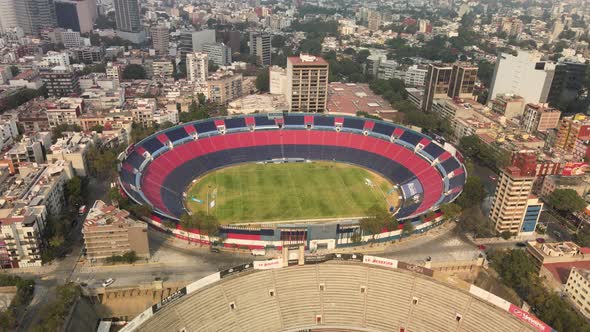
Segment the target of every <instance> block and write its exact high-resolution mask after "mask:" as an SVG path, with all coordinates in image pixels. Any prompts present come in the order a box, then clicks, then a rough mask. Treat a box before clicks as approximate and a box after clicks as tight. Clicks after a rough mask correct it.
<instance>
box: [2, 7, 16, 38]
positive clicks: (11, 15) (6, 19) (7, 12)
mask: <svg viewBox="0 0 590 332" xmlns="http://www.w3.org/2000/svg"><path fill="white" fill-rule="evenodd" d="M14 1H15V0H0V32H5V31H8V30H9V29H10V28H14V27H16V26H18V22H17V20H16V11H15V8H14V6H15V4H14Z"/></svg>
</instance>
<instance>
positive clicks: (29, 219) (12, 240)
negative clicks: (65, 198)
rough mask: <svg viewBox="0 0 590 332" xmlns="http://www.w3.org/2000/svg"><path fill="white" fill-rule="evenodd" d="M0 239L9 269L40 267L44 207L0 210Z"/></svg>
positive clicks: (42, 246) (45, 214) (43, 243)
mask: <svg viewBox="0 0 590 332" xmlns="http://www.w3.org/2000/svg"><path fill="white" fill-rule="evenodd" d="M0 214H2V215H1V216H0V232H1V234H0V238H1V241H2V242H4V246H5V250H6V254H7V257H6V258H3V260H4V259H6V260H7V261H8V262H9V267H11V268H18V267H33V266H41V265H42V259H41V252H42V250H43V249H44V247H45V244H46V243H45V240H44V238H43V232H44V231H45V220H46V219H47V210H46V209H45V207H44V206H36V207H22V208H16V209H1V210H0Z"/></svg>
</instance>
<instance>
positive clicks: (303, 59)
mask: <svg viewBox="0 0 590 332" xmlns="http://www.w3.org/2000/svg"><path fill="white" fill-rule="evenodd" d="M287 60H288V61H289V62H290V63H292V64H293V65H322V66H326V65H328V62H327V61H326V60H324V58H321V57H316V56H313V55H308V54H301V55H299V56H290V57H288V58H287Z"/></svg>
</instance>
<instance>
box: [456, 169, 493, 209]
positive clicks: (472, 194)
mask: <svg viewBox="0 0 590 332" xmlns="http://www.w3.org/2000/svg"><path fill="white" fill-rule="evenodd" d="M485 197H486V191H485V187H484V185H483V182H482V181H481V179H480V178H479V177H477V176H468V177H467V181H466V182H465V186H463V192H462V193H461V195H460V196H459V198H457V201H456V203H457V204H458V205H459V206H461V207H462V208H463V209H465V208H470V207H475V206H479V204H481V203H482V202H483V199H484V198H485Z"/></svg>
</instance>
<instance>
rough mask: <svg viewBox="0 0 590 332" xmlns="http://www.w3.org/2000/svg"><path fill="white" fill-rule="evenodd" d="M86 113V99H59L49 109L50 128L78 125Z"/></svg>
mask: <svg viewBox="0 0 590 332" xmlns="http://www.w3.org/2000/svg"><path fill="white" fill-rule="evenodd" d="M82 112H84V99H82V98H69V97H64V98H60V99H58V100H57V101H56V102H55V103H54V104H53V105H49V106H48V107H47V111H46V113H47V120H48V121H49V127H51V128H55V127H57V126H59V125H64V124H67V125H75V124H78V118H79V117H80V115H81V114H82Z"/></svg>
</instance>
